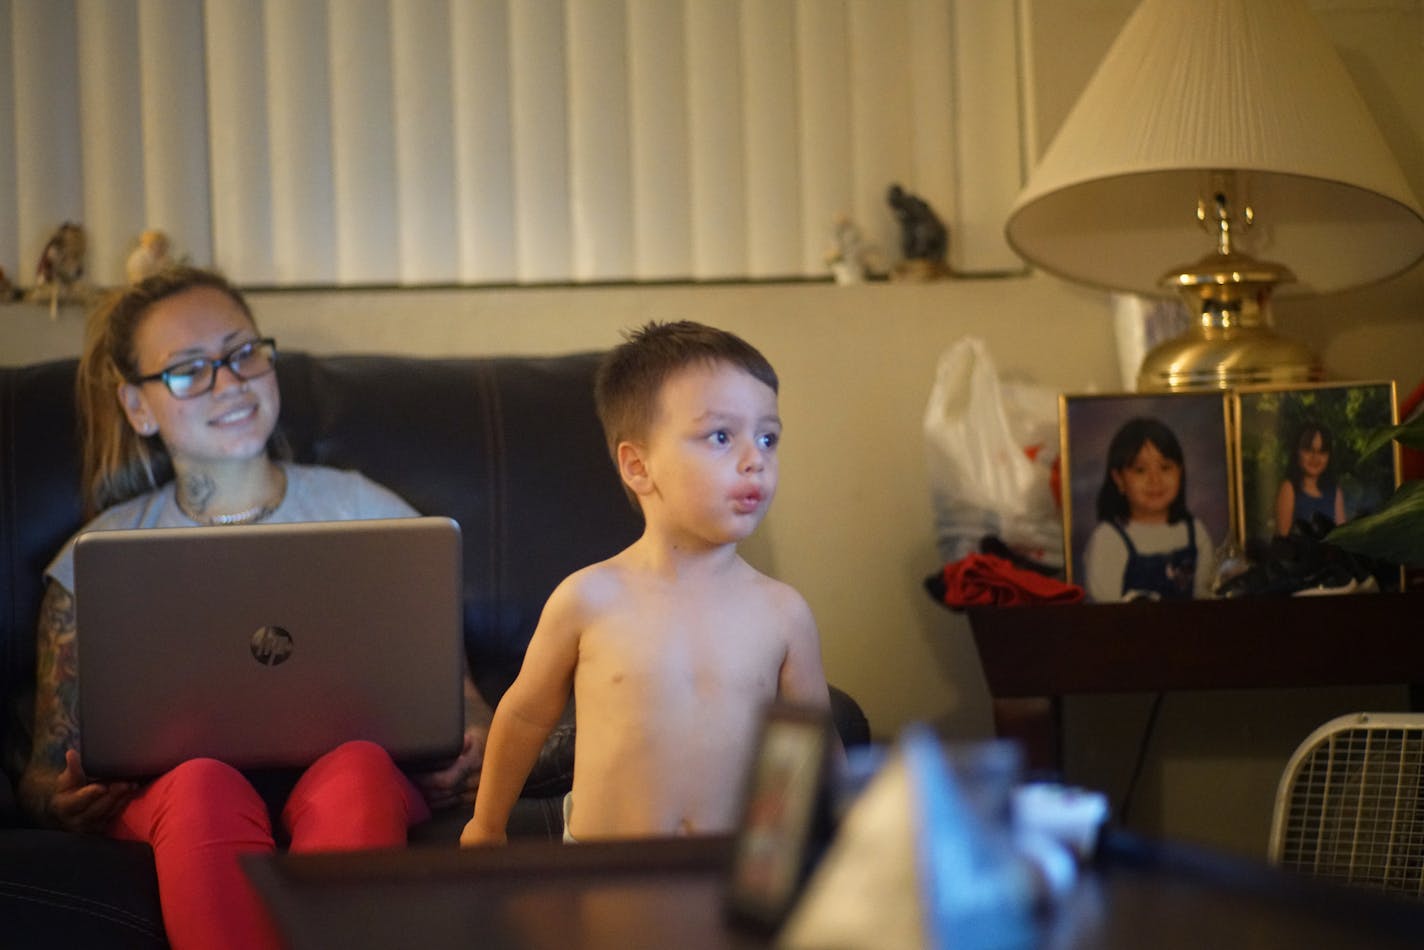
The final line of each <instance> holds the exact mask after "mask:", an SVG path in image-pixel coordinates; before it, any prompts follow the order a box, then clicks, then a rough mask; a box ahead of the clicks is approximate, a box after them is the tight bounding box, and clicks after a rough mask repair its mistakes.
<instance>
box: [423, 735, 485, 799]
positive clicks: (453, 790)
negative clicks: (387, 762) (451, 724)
mask: <svg viewBox="0 0 1424 950" xmlns="http://www.w3.org/2000/svg"><path fill="white" fill-rule="evenodd" d="M488 736H489V727H488V726H483V725H468V726H466V727H465V742H464V745H463V746H462V747H461V748H460V754H459V755H458V756H456V757H455V761H454V762H451V763H450V764H449V765H448V766H446V767H445V768H443V769H441V770H440V771H438V772H426V773H424V774H421V775H416V776H414V777H413V781H414V782H415V785H416V787H417V788H419V789H420V794H421V795H423V796H425V802H426V804H427V805H429V806H430V810H431V811H438V810H440V809H442V808H450V807H452V806H454V805H465V806H467V807H473V805H474V803H475V790H476V789H477V788H479V785H480V768H481V766H483V765H484V761H485V739H486V738H487V737H488Z"/></svg>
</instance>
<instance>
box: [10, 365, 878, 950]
mask: <svg viewBox="0 0 1424 950" xmlns="http://www.w3.org/2000/svg"><path fill="white" fill-rule="evenodd" d="M596 362H597V354H576V355H570V356H564V357H554V358H516V357H509V358H490V359H478V358H452V359H422V358H412V357H391V356H340V357H314V356H310V355H306V354H300V353H295V354H294V353H284V354H283V355H282V357H281V359H280V361H279V363H278V375H279V378H280V381H281V389H282V428H283V430H284V432H285V433H286V435H287V438H288V440H289V442H290V443H291V446H292V449H293V453H294V455H295V457H296V459H297V461H302V462H316V463H321V464H326V465H331V466H335V467H338V468H352V469H357V470H360V471H362V472H364V473H366V474H367V475H369V476H370V477H371V478H373V479H375V480H376V481H378V482H381V483H383V484H385V485H387V486H389V487H390V488H392V489H393V490H395V491H396V492H397V493H399V494H400V495H402V496H403V497H404V498H406V499H407V500H408V501H409V502H410V503H411V504H412V505H414V506H415V508H417V509H418V510H420V511H421V512H423V513H427V514H442V515H449V516H451V517H453V518H455V519H456V520H457V521H459V523H460V525H461V527H462V529H463V537H464V571H465V614H464V618H465V642H466V648H467V652H468V655H469V660H470V665H471V669H472V672H473V675H474V678H475V682H476V684H477V685H478V686H479V687H480V689H481V691H482V692H483V694H484V695H485V696H486V698H488V699H489V700H490V701H491V702H492V703H493V702H496V701H497V700H498V699H499V697H500V696H501V695H502V694H503V692H504V690H505V689H506V688H507V687H508V685H509V683H510V682H511V681H512V680H513V678H514V676H515V674H516V673H517V672H518V669H519V664H520V662H521V660H522V657H523V654H524V649H525V647H526V645H527V644H528V640H529V636H530V634H531V633H532V632H533V629H534V625H535V622H536V621H537V619H538V616H539V611H540V609H541V608H542V606H543V603H544V600H545V598H546V597H547V596H548V594H549V593H550V591H552V590H553V588H554V585H555V584H557V583H558V581H559V580H561V579H562V578H563V577H564V576H565V575H567V574H568V573H570V572H571V571H573V570H575V569H576V568H578V567H581V566H583V565H585V564H588V563H591V562H593V561H596V560H600V559H602V558H605V557H607V556H609V555H611V554H613V553H614V552H615V551H617V550H619V549H620V548H621V547H623V546H624V545H626V544H628V543H629V542H631V541H632V540H633V539H634V538H635V537H636V536H637V533H638V530H639V520H638V517H637V515H636V514H635V513H634V511H633V510H632V508H631V506H630V505H629V503H628V501H627V499H626V498H625V496H624V495H623V492H622V489H621V487H620V486H619V484H618V480H617V477H616V474H615V472H614V470H613V466H612V464H611V462H610V461H609V460H608V456H607V453H606V451H605V449H604V446H603V439H602V435H601V432H600V429H599V426H598V422H597V419H596V417H595V415H594V411H593V399H592V386H591V381H592V374H593V368H594V366H595V365H596ZM74 369H75V364H74V361H72V360H62V361H58V362H51V363H44V364H38V365H34V366H29V367H20V368H0V452H3V455H2V456H0V699H3V703H4V707H3V710H2V711H0V712H3V723H0V725H2V726H3V735H0V764H2V765H3V774H0V921H3V923H0V943H3V944H4V945H6V946H30V945H32V944H33V945H34V946H41V945H43V946H46V947H51V946H83V947H155V946H164V945H165V943H166V941H165V940H164V936H163V928H162V923H161V918H160V915H159V910H158V901H157V888H156V883H155V880H154V871H153V861H152V854H151V852H150V851H149V849H148V847H147V846H146V845H135V844H132V843H127V842H116V841H109V840H106V839H102V838H98V837H93V836H79V835H73V834H67V833H63V832H56V831H50V830H43V829H38V828H33V827H29V826H27V825H26V822H25V819H24V817H23V816H22V815H21V814H20V813H19V811H18V809H17V808H16V807H15V804H14V799H13V791H12V790H13V783H14V782H15V781H16V780H17V778H18V775H19V769H20V767H21V765H22V764H23V762H24V758H25V756H26V755H27V754H28V749H29V723H30V719H31V709H30V703H31V698H32V692H33V682H34V644H35V627H36V614H37V611H38V607H39V602H40V597H41V593H42V590H41V574H42V571H43V569H44V567H45V565H46V564H47V563H48V561H49V559H50V558H51V557H52V556H53V554H54V552H55V551H56V550H57V549H58V548H59V546H60V545H61V544H62V543H63V542H64V540H65V539H66V538H68V537H69V535H70V534H71V533H73V532H74V531H75V530H76V529H77V528H78V527H79V525H80V522H81V514H80V501H79V497H78V490H77V485H78V453H77V447H76V441H75V429H76V425H75V415H74V398H73V391H72V389H73V382H74ZM81 636H82V634H81ZM81 649H82V647H81ZM832 692H833V703H834V706H835V715H836V722H837V727H838V728H839V729H840V731H841V735H842V737H843V739H844V740H845V741H846V743H847V745H853V744H857V743H860V742H865V741H868V739H869V731H868V727H867V725H866V722H865V718H864V716H863V715H861V712H860V709H859V707H858V706H856V704H855V703H854V701H853V700H851V699H850V698H849V697H848V696H846V695H845V694H844V693H842V692H840V691H839V690H834V689H833V691H832ZM571 776H572V725H571V722H569V721H568V720H566V724H565V725H564V726H561V727H560V728H559V729H556V730H555V733H554V734H553V735H552V736H551V737H550V740H549V743H548V744H547V745H546V747H545V749H544V753H543V755H542V756H541V758H540V762H539V764H538V766H536V768H535V770H534V773H533V774H532V775H531V778H530V782H529V784H528V785H526V787H525V792H524V798H523V799H522V800H521V802H520V805H519V807H518V808H517V809H516V812H515V815H514V817H513V819H512V820H511V829H510V830H511V833H512V834H533V835H549V836H555V835H557V834H559V832H560V830H561V822H560V817H559V809H558V797H559V796H561V795H562V794H563V792H564V791H566V790H567V788H568V784H569V781H570V779H571ZM466 817H468V815H467V813H466V812H465V810H464V809H460V810H458V811H454V812H451V813H448V814H444V815H440V816H437V817H436V819H435V820H434V821H432V822H431V823H430V824H429V825H427V826H423V827H422V828H420V829H417V831H416V832H415V834H414V836H413V837H414V840H415V841H416V843H417V844H420V843H434V842H438V843H442V844H446V845H448V844H450V843H452V842H453V841H454V840H455V838H456V837H457V836H458V830H459V828H460V827H461V826H462V824H463V822H464V820H465V818H466Z"/></svg>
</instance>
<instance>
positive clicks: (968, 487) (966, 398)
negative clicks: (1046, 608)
mask: <svg viewBox="0 0 1424 950" xmlns="http://www.w3.org/2000/svg"><path fill="white" fill-rule="evenodd" d="M924 431H925V448H926V462H927V464H928V466H929V479H930V491H931V495H932V497H933V501H934V510H935V537H936V542H937V544H938V547H939V554H940V557H941V559H942V560H943V562H944V563H949V562H952V561H958V560H960V559H961V558H963V557H965V556H966V555H969V554H971V553H973V552H975V551H978V550H979V542H980V540H981V539H982V538H983V537H984V536H985V535H996V536H998V537H999V539H1000V540H1002V541H1003V542H1004V543H1005V544H1007V545H1008V546H1009V547H1010V548H1011V549H1013V550H1014V551H1015V552H1016V553H1018V554H1021V555H1023V556H1024V557H1027V558H1030V559H1032V560H1034V561H1037V562H1039V563H1040V564H1043V565H1045V566H1048V567H1062V566H1063V519H1062V514H1061V511H1060V509H1059V506H1058V503H1057V501H1056V500H1055V497H1054V491H1053V485H1052V475H1053V470H1054V469H1055V468H1056V467H1057V465H1058V394H1057V393H1056V392H1054V391H1053V390H1051V389H1048V388H1046V387H1043V386H1039V385H1036V384H1033V383H1028V382H1006V381H1004V380H1001V379H1000V378H999V374H998V371H997V370H996V369H995V367H994V362H993V360H992V359H991V358H990V357H989V351H988V348H987V347H986V346H985V345H984V341H983V340H980V339H978V338H977V337H964V338H962V339H960V340H959V341H957V342H956V343H954V344H953V345H952V346H950V347H949V349H947V350H945V352H944V353H943V354H942V355H941V356H940V359H939V366H938V368H937V370H936V372H935V380H934V387H933V388H932V389H931V391H930V398H929V405H928V406H927V407H926V408H925V421H924Z"/></svg>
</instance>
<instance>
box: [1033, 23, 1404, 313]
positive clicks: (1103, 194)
mask: <svg viewBox="0 0 1424 950" xmlns="http://www.w3.org/2000/svg"><path fill="white" fill-rule="evenodd" d="M1222 172H1234V175H1230V176H1227V180H1234V182H1235V186H1234V187H1235V190H1236V191H1237V194H1233V195H1231V196H1230V198H1231V203H1232V209H1233V210H1236V209H1237V208H1240V207H1244V205H1245V204H1246V203H1248V202H1249V204H1250V205H1251V206H1252V208H1253V209H1254V213H1255V223H1254V225H1253V226H1252V227H1250V228H1249V229H1247V230H1246V231H1245V233H1244V234H1243V233H1242V232H1241V231H1240V230H1237V231H1234V232H1233V234H1232V238H1233V243H1234V244H1235V245H1236V247H1237V248H1239V249H1240V250H1243V251H1246V252H1248V253H1250V254H1252V255H1254V256H1256V257H1258V258H1262V259H1268V260H1271V261H1276V262H1279V263H1280V264H1283V265H1284V266H1285V267H1286V268H1288V269H1289V271H1290V272H1293V273H1294V275H1295V277H1296V282H1295V283H1293V284H1290V283H1288V284H1285V285H1283V286H1282V287H1281V290H1280V292H1281V293H1282V294H1287V293H1292V292H1295V293H1300V292H1312V293H1327V292H1331V291H1338V290H1343V289H1346V288H1350V287H1356V286H1360V285H1363V284H1368V283H1373V282H1375V281H1379V280H1383V279H1385V278H1387V277H1390V276H1392V275H1395V274H1398V273H1400V272H1402V271H1405V270H1407V269H1408V268H1410V267H1411V266H1412V265H1413V264H1414V263H1415V262H1417V261H1418V260H1419V259H1420V258H1421V256H1424V212H1421V210H1420V205H1419V201H1418V199H1417V198H1416V197H1415V196H1414V194H1413V193H1412V192H1411V190H1410V187H1409V184H1408V183H1407V181H1406V180H1405V177H1404V173H1403V172H1402V171H1401V169H1400V167H1399V164H1398V162H1397V161H1396V160H1395V158H1394V156H1393V155H1392V154H1391V153H1390V150H1389V147H1388V145H1387V144H1386V142H1385V140H1384V137H1383V135H1382V134H1381V133H1380V130H1379V128H1378V127H1377V126H1376V124H1375V122H1374V120H1373V118H1372V117H1371V116H1370V114H1369V111H1368V109H1367V108H1366V106H1365V104H1364V101H1363V100H1362V99H1361V98H1360V95H1359V92H1358V91H1357V90H1356V88H1355V86H1354V83H1353V82H1352V81H1351V79H1350V77H1349V75H1348V73H1347V72H1346V70H1345V66H1344V64H1343V63H1342V61H1341V59H1340V56H1339V54H1338V53H1337V52H1336V51H1335V48H1334V46H1333V45H1332V44H1331V42H1330V39H1329V37H1328V36H1327V35H1326V34H1325V31H1324V29H1323V28H1322V27H1321V25H1320V23H1319V22H1318V21H1317V20H1316V19H1315V18H1314V16H1313V15H1312V14H1311V12H1310V11H1309V9H1307V7H1306V3H1305V0H1143V3H1142V4H1141V6H1139V7H1138V8H1137V10H1136V11H1135V12H1134V13H1133V14H1132V16H1131V18H1130V19H1129V20H1128V21H1127V24H1126V25H1125V26H1124V28H1123V30H1122V33H1121V35H1120V36H1119V37H1118V38H1117V40H1116V42H1115V43H1114V44H1113V46H1112V48H1111V49H1110V50H1109V52H1108V54H1107V57H1106V58H1105V59H1104V60H1103V62H1102V64H1101V65H1100V66H1099V67H1098V70H1097V72H1096V74H1094V76H1093V78H1092V79H1091V81H1090V82H1089V83H1088V86H1087V88H1086V90H1085V91H1084V92H1083V95H1082V97H1081V98H1080V99H1079V100H1078V102H1077V104H1076V105H1075V106H1074V108H1073V110H1072V111H1071V112H1070V113H1069V115H1068V117H1067V119H1066V120H1065V121H1064V123H1063V126H1062V128H1061V130H1060V131H1059V132H1058V134H1057V136H1056V137H1055V138H1054V140H1053V142H1052V144H1051V145H1050V146H1049V148H1048V150H1047V151H1046V152H1045V153H1044V155H1043V158H1042V160H1041V161H1040V162H1039V163H1038V165H1037V167H1036V168H1035V169H1034V171H1033V174H1032V175H1031V176H1030V178H1029V181H1028V184H1027V185H1026V187H1025V188H1024V190H1023V192H1022V194H1021V195H1020V196H1019V198H1018V200H1017V202H1016V203H1015V205H1014V207H1013V209H1012V211H1011V212H1010V215H1009V219H1008V223H1007V226H1006V232H1007V237H1008V240H1009V243H1010V244H1011V245H1012V246H1013V247H1014V248H1015V249H1016V250H1017V251H1018V252H1019V253H1020V254H1021V255H1022V256H1023V257H1024V258H1026V259H1027V260H1028V261H1030V262H1031V263H1033V264H1036V265H1038V266H1039V267H1041V268H1043V269H1044V270H1047V271H1050V272H1052V273H1055V274H1058V275H1060V276H1062V277H1065V278H1068V279H1071V280H1074V281H1078V282H1081V283H1085V284H1090V285H1094V286H1098V287H1103V288H1108V289H1113V290H1122V291H1129V292H1134V293H1139V294H1151V295H1164V294H1169V293H1170V292H1171V291H1170V290H1169V289H1167V288H1166V287H1164V285H1163V283H1162V279H1163V277H1164V275H1167V274H1168V273H1169V272H1175V271H1176V270H1177V269H1179V268H1180V266H1182V265H1187V264H1188V263H1189V262H1192V261H1197V260H1198V259H1200V258H1201V257H1202V255H1203V254H1204V253H1207V252H1209V251H1211V250H1212V249H1213V247H1214V246H1215V240H1214V238H1213V237H1212V236H1211V235H1210V234H1205V233H1203V230H1202V227H1201V225H1200V224H1199V223H1198V221H1197V217H1196V215H1197V203H1198V200H1199V199H1207V200H1210V198H1211V196H1212V193H1213V191H1214V190H1215V189H1216V188H1217V187H1218V183H1219V181H1220V180H1221V177H1222V176H1220V175H1219V174H1218V175H1213V173H1222Z"/></svg>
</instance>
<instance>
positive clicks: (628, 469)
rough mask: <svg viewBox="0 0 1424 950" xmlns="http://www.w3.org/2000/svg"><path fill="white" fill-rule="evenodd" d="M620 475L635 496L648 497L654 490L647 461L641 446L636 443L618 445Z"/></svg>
mask: <svg viewBox="0 0 1424 950" xmlns="http://www.w3.org/2000/svg"><path fill="white" fill-rule="evenodd" d="M618 475H619V477H620V478H622V479H623V484H625V485H627V486H628V488H629V490H631V491H632V492H633V494H635V495H646V494H648V493H649V492H651V491H652V490H653V480H652V477H651V476H650V475H649V474H648V465H647V460H646V459H645V457H644V453H643V447H642V446H641V445H638V444H636V443H634V442H619V443H618Z"/></svg>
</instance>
